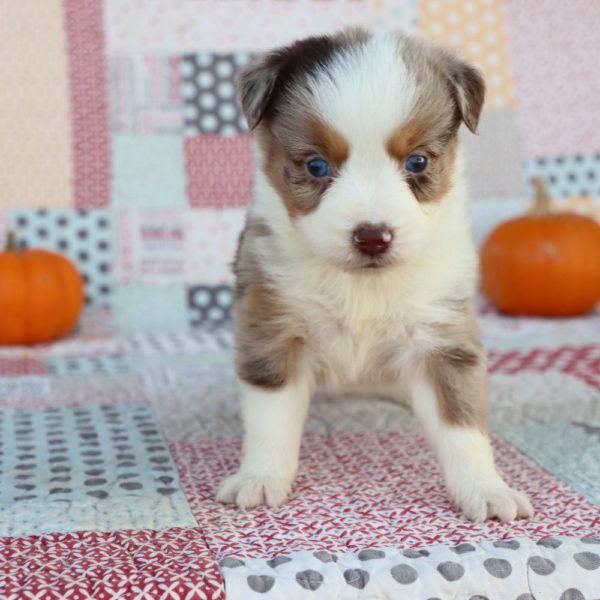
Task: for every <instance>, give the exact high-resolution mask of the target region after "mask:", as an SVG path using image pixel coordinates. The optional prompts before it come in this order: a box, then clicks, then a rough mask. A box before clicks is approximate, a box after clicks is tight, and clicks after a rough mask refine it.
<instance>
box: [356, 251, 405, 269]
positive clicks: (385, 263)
mask: <svg viewBox="0 0 600 600" xmlns="http://www.w3.org/2000/svg"><path fill="white" fill-rule="evenodd" d="M397 264H398V259H397V258H394V257H393V256H391V255H389V254H385V255H383V256H372V257H366V256H359V257H353V258H352V259H351V260H349V261H348V262H347V263H346V269H347V270H349V271H358V272H374V271H381V270H384V269H387V268H390V267H393V266H394V265H397Z"/></svg>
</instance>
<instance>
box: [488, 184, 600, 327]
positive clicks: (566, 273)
mask: <svg viewBox="0 0 600 600" xmlns="http://www.w3.org/2000/svg"><path fill="white" fill-rule="evenodd" d="M534 184H535V189H536V197H535V202H534V205H533V209H532V210H531V212H530V214H528V215H524V216H522V217H517V218H515V219H512V220H510V221H507V222H506V223H502V224H501V225H500V226H499V227H497V228H496V229H495V230H494V231H493V232H492V233H491V234H490V236H489V237H488V239H487V240H486V241H485V243H484V245H483V247H482V250H481V271H482V285H483V291H484V293H485V295H486V296H487V297H488V298H489V300H490V301H491V302H492V303H493V304H494V305H495V306H496V307H497V308H498V309H499V310H501V311H502V312H505V313H508V314H511V315H536V316H543V317H565V316H572V315H579V314H583V313H586V312H589V311H590V310H592V308H593V307H594V305H595V304H596V302H598V300H599V299H600V225H599V224H598V223H597V222H596V221H595V220H594V219H592V218H589V217H585V216H582V215H577V214H573V213H551V212H550V208H549V206H550V199H549V197H548V194H547V193H546V190H545V188H544V184H543V182H542V180H541V179H539V178H537V179H536V180H535V181H534Z"/></svg>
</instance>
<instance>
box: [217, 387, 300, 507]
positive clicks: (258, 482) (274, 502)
mask: <svg viewBox="0 0 600 600" xmlns="http://www.w3.org/2000/svg"><path fill="white" fill-rule="evenodd" d="M311 391H312V390H311V386H310V384H309V381H308V380H307V379H300V380H297V381H295V382H289V383H287V384H286V385H284V386H282V387H280V388H278V389H274V390H272V389H268V388H261V387H256V386H253V385H249V384H247V383H244V382H242V383H241V411H242V418H243V421H244V428H245V433H246V435H245V438H244V444H243V448H242V463H241V465H240V468H239V470H238V472H237V473H236V474H235V475H232V476H231V477H228V478H227V479H226V480H225V481H223V483H222V484H221V486H220V487H219V490H218V492H217V500H218V501H220V502H225V503H228V504H237V505H238V506H239V507H241V508H250V507H253V506H258V505H260V504H266V505H268V506H280V505H281V504H283V503H284V502H285V500H286V499H287V497H288V496H289V494H290V492H291V489H292V483H293V481H294V478H295V476H296V472H297V469H298V455H299V452H300V439H301V437H302V429H303V426H304V421H305V419H306V414H307V411H308V405H309V401H310V395H311Z"/></svg>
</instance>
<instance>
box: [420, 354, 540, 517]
mask: <svg viewBox="0 0 600 600" xmlns="http://www.w3.org/2000/svg"><path fill="white" fill-rule="evenodd" d="M485 383H486V372H485V362H484V358H483V356H482V353H481V352H480V351H479V350H477V349H473V348H469V347H451V348H447V349H444V350H441V351H439V352H437V353H436V354H434V355H431V356H429V357H428V358H427V360H426V365H425V366H424V368H422V369H421V370H420V371H419V373H418V375H417V376H416V379H415V381H414V384H413V389H412V404H413V410H414V412H415V415H416V417H417V418H418V419H419V421H420V422H421V425H422V427H423V429H424V431H425V435H426V436H427V438H428V439H429V442H430V443H431V445H432V447H433V449H434V451H435V453H436V455H437V457H438V460H439V462H440V466H441V468H442V472H443V474H444V479H445V481H446V487H447V489H448V493H449V495H450V499H451V501H452V502H453V504H454V505H455V506H456V508H458V509H460V510H461V511H462V512H463V513H464V514H465V516H466V517H467V518H469V519H471V520H472V521H475V522H481V521H484V520H485V519H489V518H494V517H497V518H499V519H501V520H503V521H509V520H512V519H515V518H516V517H529V516H532V515H533V508H532V506H531V504H530V503H529V500H528V499H527V498H526V497H525V496H524V495H523V494H522V493H521V492H518V491H516V490H514V489H512V488H510V487H509V486H508V485H507V484H506V483H505V482H504V480H503V479H502V478H501V477H500V475H499V474H498V472H497V471H496V467H495V466H494V458H493V454H492V448H491V445H490V439H489V436H488V434H487V432H486V428H487V425H486V421H487V414H486V413H487V408H486V404H487V399H486V389H485V388H486V385H485Z"/></svg>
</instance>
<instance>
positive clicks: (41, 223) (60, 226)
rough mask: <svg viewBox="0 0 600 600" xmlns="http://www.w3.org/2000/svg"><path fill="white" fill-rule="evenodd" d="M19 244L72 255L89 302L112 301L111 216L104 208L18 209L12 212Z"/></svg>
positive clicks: (102, 303) (101, 302)
mask: <svg viewBox="0 0 600 600" xmlns="http://www.w3.org/2000/svg"><path fill="white" fill-rule="evenodd" d="M12 227H14V229H15V231H16V233H17V238H18V241H19V245H20V246H21V247H22V248H33V247H35V248H45V249H47V250H52V251H54V252H58V253H60V254H63V255H65V256H67V257H68V258H70V259H71V260H72V261H73V262H74V263H75V265H76V266H77V268H78V269H79V272H80V273H81V274H82V276H83V279H84V281H85V299H86V303H87V304H97V305H100V306H109V305H110V304H111V301H112V294H113V288H114V281H113V251H112V218H111V213H110V211H105V210H90V211H87V210H78V211H75V210H52V211H49V210H44V209H40V210H17V211H14V212H13V213H12Z"/></svg>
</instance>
